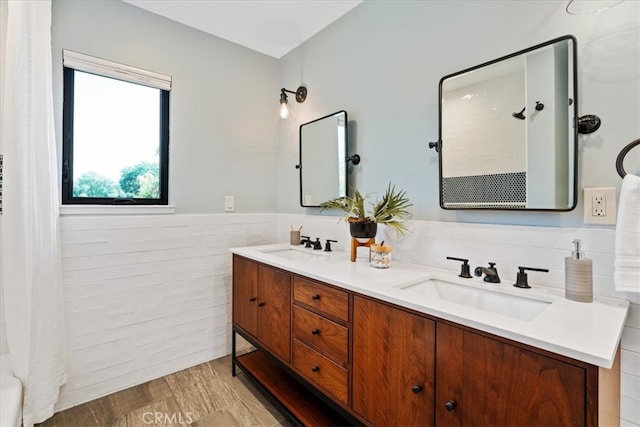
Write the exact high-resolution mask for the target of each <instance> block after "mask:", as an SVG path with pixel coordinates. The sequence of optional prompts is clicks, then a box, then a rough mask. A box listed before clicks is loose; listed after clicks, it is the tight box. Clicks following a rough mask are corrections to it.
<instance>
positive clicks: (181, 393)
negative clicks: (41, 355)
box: [37, 356, 291, 427]
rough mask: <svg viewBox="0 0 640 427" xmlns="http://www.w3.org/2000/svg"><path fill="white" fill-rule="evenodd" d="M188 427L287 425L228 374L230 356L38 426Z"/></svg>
mask: <svg viewBox="0 0 640 427" xmlns="http://www.w3.org/2000/svg"><path fill="white" fill-rule="evenodd" d="M156 417H157V418H156ZM156 421H159V422H156ZM188 424H190V425H192V426H196V427H203V426H204V427H211V426H225V427H226V426H235V425H237V426H241V427H245V426H264V427H281V426H282V427H290V426H291V423H289V422H288V421H287V419H286V417H285V416H284V415H283V414H282V413H280V412H279V411H278V410H277V409H275V408H274V407H273V406H272V405H271V404H270V403H269V402H268V401H267V400H266V399H265V398H264V397H263V396H262V395H261V394H260V393H259V392H258V391H257V390H256V389H255V387H254V386H253V385H252V384H251V383H250V382H249V381H247V380H246V378H244V377H242V376H239V377H235V378H234V377H232V376H231V359H230V357H229V356H226V357H224V358H220V359H218V360H214V361H210V362H207V363H203V364H200V365H196V366H193V367H191V368H188V369H185V370H183V371H179V372H176V373H173V374H170V375H167V376H165V377H163V378H159V379H156V380H152V381H149V382H147V383H144V384H140V385H137V386H134V387H131V388H128V389H126V390H122V391H119V392H116V393H113V394H110V395H108V396H104V397H102V398H99V399H96V400H92V401H90V402H87V403H85V404H82V405H78V406H76V407H73V408H69V409H67V410H64V411H62V412H59V413H57V414H55V415H54V416H53V417H52V418H50V419H48V420H46V421H45V422H44V423H42V424H38V425H37V426H39V427H111V426H113V427H140V426H144V427H146V426H154V425H158V426H163V427H167V426H172V425H175V426H180V427H184V426H185V425H188Z"/></svg>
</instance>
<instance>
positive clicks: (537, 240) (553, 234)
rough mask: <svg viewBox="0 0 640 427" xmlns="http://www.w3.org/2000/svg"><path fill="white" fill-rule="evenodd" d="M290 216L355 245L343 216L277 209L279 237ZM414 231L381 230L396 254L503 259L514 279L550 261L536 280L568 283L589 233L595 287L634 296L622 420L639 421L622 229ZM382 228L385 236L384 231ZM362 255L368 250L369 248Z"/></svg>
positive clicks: (434, 225) (430, 224) (625, 347)
mask: <svg viewBox="0 0 640 427" xmlns="http://www.w3.org/2000/svg"><path fill="white" fill-rule="evenodd" d="M290 224H294V225H295V224H298V225H300V224H301V225H303V229H302V231H303V233H302V234H304V235H307V236H311V237H312V238H313V239H315V237H320V238H321V239H322V240H324V239H334V240H338V243H337V244H334V245H333V246H334V248H336V249H338V250H342V251H347V250H349V242H350V237H349V232H348V228H347V225H346V224H344V223H343V222H339V218H338V217H330V216H318V215H295V214H279V215H278V233H277V235H278V242H280V243H285V242H288V230H289V227H290ZM407 225H408V227H409V229H410V232H408V233H407V234H406V235H405V236H400V235H398V234H396V233H394V232H393V231H388V230H384V229H383V230H382V233H381V232H380V230H379V232H378V237H379V239H378V240H380V239H384V240H386V242H388V243H389V244H391V245H392V246H393V247H394V249H393V259H395V260H401V261H406V262H413V263H417V264H423V265H428V266H432V267H438V268H445V269H448V270H451V272H452V274H457V272H458V271H459V263H458V262H457V261H449V260H447V259H446V257H447V256H455V257H461V258H468V259H469V263H470V264H471V266H472V268H473V267H475V266H478V265H486V264H487V263H488V262H489V261H491V262H496V265H497V267H498V271H499V272H500V277H501V278H502V280H503V281H508V280H514V281H515V277H516V272H517V271H518V270H517V267H518V266H527V267H541V268H548V269H549V270H550V271H549V273H539V272H528V275H529V282H530V283H531V285H532V286H536V285H545V286H552V287H556V288H560V289H563V288H564V257H566V256H571V242H572V240H573V239H581V240H582V248H583V249H584V251H585V254H586V256H587V258H591V259H593V274H594V276H593V287H594V289H593V290H594V294H595V295H603V296H609V297H613V298H623V299H628V300H629V301H631V303H632V304H631V310H630V313H629V316H628V318H627V322H626V326H625V328H624V332H623V335H622V341H621V349H622V350H621V371H622V375H621V386H620V389H621V390H620V391H621V408H620V418H621V420H620V422H621V425H622V426H640V294H637V293H629V292H616V291H615V290H614V286H613V262H614V258H615V257H614V255H613V254H614V243H615V230H613V229H600V228H557V227H527V226H509V225H491V224H470V223H456V222H438V221H409V222H408V224H407ZM380 234H382V235H383V236H380ZM358 256H359V257H366V256H367V253H366V249H362V250H361V252H359V254H358Z"/></svg>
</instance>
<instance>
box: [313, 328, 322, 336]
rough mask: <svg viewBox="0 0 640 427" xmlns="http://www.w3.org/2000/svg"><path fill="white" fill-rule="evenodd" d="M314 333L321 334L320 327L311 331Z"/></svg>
mask: <svg viewBox="0 0 640 427" xmlns="http://www.w3.org/2000/svg"><path fill="white" fill-rule="evenodd" d="M311 334H312V335H320V329H314V330H313V331H311Z"/></svg>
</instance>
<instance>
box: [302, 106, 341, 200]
mask: <svg viewBox="0 0 640 427" xmlns="http://www.w3.org/2000/svg"><path fill="white" fill-rule="evenodd" d="M347 156H348V153H347V112H346V111H344V110H342V111H338V112H336V113H333V114H329V115H328V116H324V117H320V118H319V119H316V120H313V121H311V122H308V123H304V124H302V125H300V163H299V164H298V166H296V167H298V168H299V169H300V205H301V206H303V207H320V204H321V203H322V202H326V201H327V200H330V199H335V198H337V197H346V195H347V188H349V187H348V182H347Z"/></svg>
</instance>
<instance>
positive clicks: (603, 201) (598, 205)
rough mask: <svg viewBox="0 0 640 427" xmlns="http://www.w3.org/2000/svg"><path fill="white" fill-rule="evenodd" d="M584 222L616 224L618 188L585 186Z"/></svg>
mask: <svg viewBox="0 0 640 427" xmlns="http://www.w3.org/2000/svg"><path fill="white" fill-rule="evenodd" d="M583 196H584V197H583V199H584V223H585V224H602V225H614V224H615V223H616V215H617V212H616V189H615V188H614V187H605V188H585V189H584V194H583Z"/></svg>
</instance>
